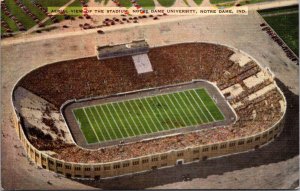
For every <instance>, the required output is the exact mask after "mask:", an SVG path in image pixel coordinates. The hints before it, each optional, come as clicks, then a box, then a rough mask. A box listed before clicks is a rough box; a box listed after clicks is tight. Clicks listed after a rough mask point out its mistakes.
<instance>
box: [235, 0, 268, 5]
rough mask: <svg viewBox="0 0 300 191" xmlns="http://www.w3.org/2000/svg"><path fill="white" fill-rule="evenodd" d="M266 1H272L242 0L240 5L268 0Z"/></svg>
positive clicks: (263, 0)
mask: <svg viewBox="0 0 300 191" xmlns="http://www.w3.org/2000/svg"><path fill="white" fill-rule="evenodd" d="M266 1H270V0H246V1H242V2H240V5H247V4H254V3H261V2H266Z"/></svg>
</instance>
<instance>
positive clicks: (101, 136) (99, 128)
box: [88, 107, 106, 141]
mask: <svg viewBox="0 0 300 191" xmlns="http://www.w3.org/2000/svg"><path fill="white" fill-rule="evenodd" d="M88 110H89V111H90V112H91V113H92V116H93V118H94V120H95V122H96V124H97V128H98V129H99V131H100V134H101V137H103V138H104V140H105V141H106V139H105V136H103V134H102V131H101V128H100V126H99V124H98V120H97V119H96V117H95V116H94V112H93V111H92V109H91V108H90V107H89V108H88Z"/></svg>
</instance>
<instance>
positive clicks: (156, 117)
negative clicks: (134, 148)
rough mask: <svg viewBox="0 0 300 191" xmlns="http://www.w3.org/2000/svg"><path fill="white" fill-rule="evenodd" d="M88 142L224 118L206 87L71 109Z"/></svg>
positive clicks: (205, 122) (120, 137)
mask: <svg viewBox="0 0 300 191" xmlns="http://www.w3.org/2000/svg"><path fill="white" fill-rule="evenodd" d="M73 113H74V115H75V118H76V120H77V122H78V124H79V128H80V129H81V131H82V133H83V134H84V136H85V138H86V140H87V142H88V143H97V142H102V141H109V140H118V139H125V138H128V137H135V136H139V135H146V134H151V133H155V132H160V131H168V130H171V129H176V128H185V127H189V126H196V125H201V124H207V123H212V122H215V121H220V120H224V116H223V114H222V113H221V111H220V110H219V108H218V107H217V105H216V104H215V102H214V101H213V100H212V99H211V97H210V96H209V95H208V93H207V92H206V90H205V89H191V90H185V91H181V92H176V93H167V94H162V95H155V96H150V97H143V98H137V99H132V100H124V101H118V102H112V103H105V104H101V105H95V106H88V107H85V108H77V109H74V110H73Z"/></svg>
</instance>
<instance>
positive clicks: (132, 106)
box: [128, 101, 152, 133]
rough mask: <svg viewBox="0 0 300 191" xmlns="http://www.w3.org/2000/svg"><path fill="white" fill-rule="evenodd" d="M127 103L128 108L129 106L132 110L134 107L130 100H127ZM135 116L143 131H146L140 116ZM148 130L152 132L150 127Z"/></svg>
mask: <svg viewBox="0 0 300 191" xmlns="http://www.w3.org/2000/svg"><path fill="white" fill-rule="evenodd" d="M128 104H129V105H130V108H131V109H132V110H134V107H133V106H132V104H131V103H130V101H129V102H128ZM136 118H137V119H138V121H139V123H140V124H141V126H142V127H143V129H144V130H145V133H148V132H147V131H146V128H145V127H144V124H143V123H142V121H141V119H140V117H139V116H137V117H136ZM149 130H150V131H151V132H152V130H151V128H150V129H149Z"/></svg>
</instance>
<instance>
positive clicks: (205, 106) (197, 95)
mask: <svg viewBox="0 0 300 191" xmlns="http://www.w3.org/2000/svg"><path fill="white" fill-rule="evenodd" d="M194 91H195V93H196V94H197V92H196V90H194ZM197 96H198V97H199V98H200V101H201V103H202V104H203V105H204V108H205V109H206V111H208V113H209V115H210V116H211V117H212V118H213V120H214V121H216V119H215V118H214V117H213V116H212V114H211V113H210V111H209V110H208V109H207V107H206V105H205V104H204V103H203V101H202V99H201V97H200V96H199V95H198V94H197Z"/></svg>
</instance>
